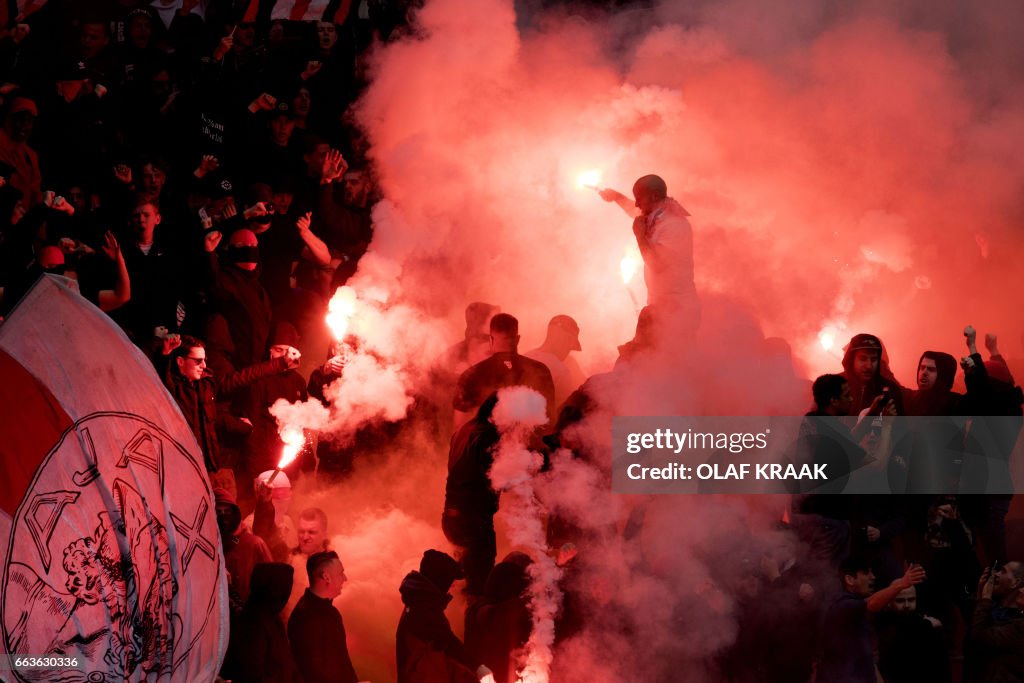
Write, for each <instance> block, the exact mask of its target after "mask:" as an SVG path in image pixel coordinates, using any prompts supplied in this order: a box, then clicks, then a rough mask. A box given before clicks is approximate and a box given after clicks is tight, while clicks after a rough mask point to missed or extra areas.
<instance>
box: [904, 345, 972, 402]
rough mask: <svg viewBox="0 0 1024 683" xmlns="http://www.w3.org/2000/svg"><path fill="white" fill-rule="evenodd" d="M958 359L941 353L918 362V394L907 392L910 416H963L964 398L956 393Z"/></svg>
mask: <svg viewBox="0 0 1024 683" xmlns="http://www.w3.org/2000/svg"><path fill="white" fill-rule="evenodd" d="M956 366H957V362H956V358H953V356H951V355H949V354H948V353H942V352H941V351H925V352H924V353H922V354H921V358H920V359H919V360H918V362H917V390H916V391H915V390H911V389H905V390H904V392H903V405H904V407H905V409H906V411H907V412H906V413H905V414H906V415H910V416H915V417H918V416H928V415H961V414H963V413H962V412H960V411H961V410H962V408H963V399H964V397H963V395H962V394H958V393H956V392H954V391H953V381H954V380H955V379H956Z"/></svg>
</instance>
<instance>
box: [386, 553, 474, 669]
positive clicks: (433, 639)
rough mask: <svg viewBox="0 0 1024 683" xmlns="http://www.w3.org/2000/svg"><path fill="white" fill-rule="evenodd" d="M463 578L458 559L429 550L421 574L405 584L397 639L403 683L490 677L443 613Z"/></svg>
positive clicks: (409, 577) (401, 590)
mask: <svg viewBox="0 0 1024 683" xmlns="http://www.w3.org/2000/svg"><path fill="white" fill-rule="evenodd" d="M461 578H463V573H462V568H461V567H460V566H459V563H458V562H456V561H455V559H454V558H453V557H451V556H450V555H447V554H445V553H442V552H440V551H438V550H427V551H426V552H424V553H423V558H422V559H421V560H420V568H419V571H412V572H409V574H407V575H406V577H405V578H404V579H403V580H402V585H401V587H400V588H399V589H398V592H399V593H400V594H401V596H402V604H403V605H405V609H404V610H403V611H402V616H401V618H400V619H399V621H398V631H397V633H396V634H395V652H396V656H397V659H398V683H476V681H477V680H480V679H482V678H483V677H484V676H486V675H487V674H490V673H491V671H490V669H488V668H487V667H485V666H478V663H477V662H474V661H473V660H472V659H471V658H470V656H469V654H468V653H467V652H466V648H465V646H464V645H463V644H462V641H460V640H459V638H458V636H456V635H455V633H454V632H452V627H451V624H449V623H448V617H446V616H445V614H444V610H445V608H446V607H447V606H448V603H449V602H451V600H452V596H451V594H449V593H448V591H449V590H450V589H451V587H452V584H453V583H454V582H455V581H457V580H459V579H461ZM474 671H475V673H474Z"/></svg>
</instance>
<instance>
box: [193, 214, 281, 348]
mask: <svg viewBox="0 0 1024 683" xmlns="http://www.w3.org/2000/svg"><path fill="white" fill-rule="evenodd" d="M220 240H221V236H220V233H218V232H217V231H213V232H211V233H208V234H207V236H206V241H205V247H206V251H207V253H208V258H207V261H206V266H207V267H206V292H207V294H208V296H209V298H210V303H211V304H212V306H213V308H214V310H216V311H218V312H220V313H221V314H222V315H223V316H224V318H225V319H226V320H227V321H228V327H229V328H230V329H231V331H232V338H233V339H234V342H235V360H236V361H237V362H238V364H239V365H242V366H245V365H252V364H253V363H256V362H258V361H259V360H260V358H261V357H262V356H263V351H264V349H265V348H266V345H267V338H268V337H269V336H270V322H271V306H270V297H269V296H268V295H267V292H266V290H265V289H264V288H263V285H262V283H261V282H260V277H259V276H260V274H259V247H258V240H257V239H256V234H255V233H254V232H253V231H252V230H249V229H248V228H242V229H239V230H235V231H234V232H233V233H231V237H230V238H229V241H228V247H227V248H226V249H225V250H224V255H223V257H220V256H218V255H217V252H216V249H217V246H218V245H219V244H220ZM222 261H223V263H222Z"/></svg>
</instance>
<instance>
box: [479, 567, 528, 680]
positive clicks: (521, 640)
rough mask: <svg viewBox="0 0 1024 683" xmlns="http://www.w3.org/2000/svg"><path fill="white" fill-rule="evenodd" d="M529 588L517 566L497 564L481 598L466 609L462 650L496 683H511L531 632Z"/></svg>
mask: <svg viewBox="0 0 1024 683" xmlns="http://www.w3.org/2000/svg"><path fill="white" fill-rule="evenodd" d="M529 585H530V580H529V577H528V576H527V574H526V568H525V567H524V566H523V565H522V564H521V563H518V562H514V561H509V560H505V561H502V562H499V563H498V564H496V565H495V566H494V569H492V570H491V575H490V576H488V577H487V587H486V589H485V590H484V597H483V599H482V600H480V601H478V602H475V603H473V604H472V605H470V606H469V607H468V608H467V609H466V651H467V652H468V653H469V655H470V657H472V658H473V660H474V661H479V662H482V663H483V664H484V665H485V666H486V667H487V668H488V669H490V670H491V671H492V672H493V673H494V680H495V682H496V683H514V681H515V680H516V664H517V661H516V656H517V654H519V651H520V650H521V648H522V647H523V646H524V645H525V644H526V641H527V640H528V639H529V637H530V632H531V631H532V630H533V617H532V615H531V614H530V609H529V607H528V606H527V602H528V600H529V597H528V596H527V595H526V590H527V588H529Z"/></svg>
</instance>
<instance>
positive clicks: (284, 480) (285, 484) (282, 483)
mask: <svg viewBox="0 0 1024 683" xmlns="http://www.w3.org/2000/svg"><path fill="white" fill-rule="evenodd" d="M276 471H277V470H267V471H266V472H264V473H263V474H261V475H260V476H258V477H256V480H255V481H253V483H252V485H253V490H255V489H256V487H257V486H258V485H259V484H260V483H262V482H265V481H267V480H268V479H270V478H271V477H273V476H274V472H276ZM270 486H271V488H275V489H290V488H291V487H292V483H291V482H290V481H288V475H287V474H285V473H284V472H278V474H277V476H276V477H274V482H273V483H272V484H271V485H270Z"/></svg>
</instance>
